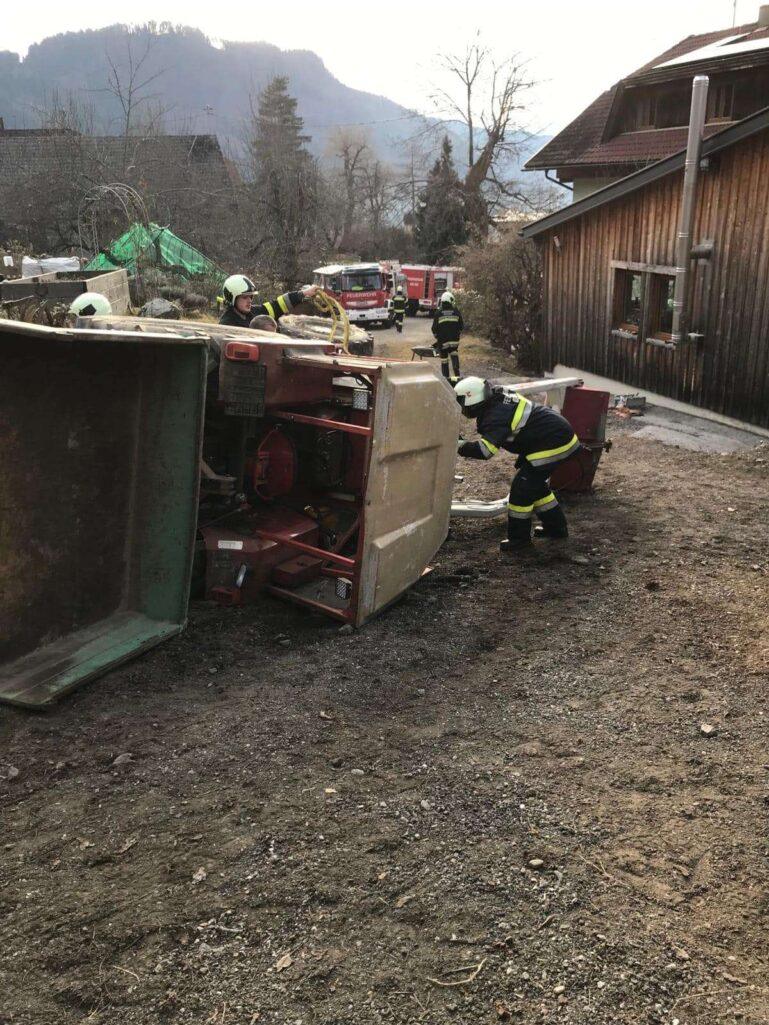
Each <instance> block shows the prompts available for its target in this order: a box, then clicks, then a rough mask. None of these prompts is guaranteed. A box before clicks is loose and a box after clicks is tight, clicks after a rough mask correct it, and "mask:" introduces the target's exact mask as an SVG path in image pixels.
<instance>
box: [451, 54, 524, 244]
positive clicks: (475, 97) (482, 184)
mask: <svg viewBox="0 0 769 1025" xmlns="http://www.w3.org/2000/svg"><path fill="white" fill-rule="evenodd" d="M443 67H444V70H446V71H448V72H449V74H450V75H451V76H452V77H453V78H455V79H456V80H457V81H458V83H459V86H460V89H461V95H460V98H456V97H455V95H454V94H453V93H452V92H451V91H450V90H448V89H439V90H437V91H436V93H435V94H434V101H435V103H436V106H437V107H438V108H439V109H441V110H442V111H443V112H444V114H445V115H446V116H447V117H451V118H453V119H455V120H456V119H458V120H459V121H461V122H462V124H464V125H465V127H466V130H467V136H468V149H467V155H468V161H467V164H468V166H467V173H466V175H465V181H464V187H465V208H466V211H467V216H468V220H469V221H470V223H471V224H472V225H473V227H474V228H475V229H476V230H478V231H479V232H480V233H481V234H482V235H485V234H486V233H487V232H488V228H489V224H490V219H491V215H492V214H493V212H494V211H495V210H496V209H497V208H499V207H500V206H502V205H504V204H505V202H506V201H507V202H509V201H517V202H523V201H524V200H525V195H526V190H525V189H522V188H521V186H520V184H519V183H518V182H517V181H515V180H514V179H512V178H511V177H510V173H509V167H510V164H511V163H512V162H513V161H514V160H515V159H516V158H517V157H518V156H519V155H520V150H521V142H522V139H523V138H525V135H526V132H525V130H524V128H523V125H522V123H521V120H522V119H521V115H522V114H524V113H525V111H526V110H527V103H526V97H527V94H528V93H529V92H530V90H531V89H532V88H533V86H534V84H535V83H534V82H533V80H532V79H531V77H530V76H529V73H528V69H527V67H526V63H525V61H523V60H522V59H521V57H520V56H519V55H518V54H514V55H513V56H511V57H508V58H507V59H505V60H502V61H497V60H496V59H495V58H494V56H493V54H492V53H491V51H490V50H489V48H488V47H486V46H484V45H483V44H482V43H481V41H480V37H479V36H476V38H475V40H474V41H473V42H472V43H470V44H469V45H468V47H467V49H466V50H465V52H464V53H463V54H460V55H450V56H447V57H445V58H444V60H443Z"/></svg>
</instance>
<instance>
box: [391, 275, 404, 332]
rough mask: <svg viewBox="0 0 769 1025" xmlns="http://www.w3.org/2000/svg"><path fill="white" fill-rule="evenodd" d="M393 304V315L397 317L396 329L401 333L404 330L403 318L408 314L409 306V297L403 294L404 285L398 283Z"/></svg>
mask: <svg viewBox="0 0 769 1025" xmlns="http://www.w3.org/2000/svg"><path fill="white" fill-rule="evenodd" d="M392 306H393V316H394V319H395V330H396V331H397V332H398V334H400V333H401V331H402V330H403V318H404V317H405V315H406V307H407V306H408V299H407V298H406V296H405V295H404V294H403V285H398V287H397V288H396V290H395V295H394V296H393V301H392Z"/></svg>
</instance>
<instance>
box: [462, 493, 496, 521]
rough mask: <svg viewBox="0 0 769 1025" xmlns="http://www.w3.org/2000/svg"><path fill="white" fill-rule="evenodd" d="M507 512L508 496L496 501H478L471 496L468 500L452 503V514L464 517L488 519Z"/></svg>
mask: <svg viewBox="0 0 769 1025" xmlns="http://www.w3.org/2000/svg"><path fill="white" fill-rule="evenodd" d="M506 513H507V497H505V498H500V499H499V500H498V501H496V502H478V501H476V500H475V499H472V498H471V499H470V500H469V501H467V502H452V503H451V515H452V516H456V517H458V518H462V519H476V520H487V519H491V518H492V517H494V516H504V515H505V514H506Z"/></svg>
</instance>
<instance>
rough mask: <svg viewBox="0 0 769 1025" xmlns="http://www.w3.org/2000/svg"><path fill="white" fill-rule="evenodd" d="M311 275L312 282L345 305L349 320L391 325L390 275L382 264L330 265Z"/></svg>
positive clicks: (391, 281) (391, 286)
mask: <svg viewBox="0 0 769 1025" xmlns="http://www.w3.org/2000/svg"><path fill="white" fill-rule="evenodd" d="M313 275H314V277H313V280H314V283H315V284H316V285H319V286H320V287H321V288H322V289H323V291H324V292H328V293H329V294H330V295H332V296H333V297H334V298H335V299H336V300H337V302H339V303H340V304H341V305H342V306H343V307H344V308H345V310H346V311H347V316H348V317H349V318H350V321H351V322H352V323H360V322H361V321H365V322H366V323H369V324H372V325H373V324H384V325H387V326H389V325H390V323H391V314H390V309H389V300H390V298H391V295H392V288H393V276H392V273H391V272H390V271H388V269H387V268H386V267H384V266H383V265H382V264H381V263H347V264H329V265H328V266H327V267H318V268H317V269H316V270H314V271H313Z"/></svg>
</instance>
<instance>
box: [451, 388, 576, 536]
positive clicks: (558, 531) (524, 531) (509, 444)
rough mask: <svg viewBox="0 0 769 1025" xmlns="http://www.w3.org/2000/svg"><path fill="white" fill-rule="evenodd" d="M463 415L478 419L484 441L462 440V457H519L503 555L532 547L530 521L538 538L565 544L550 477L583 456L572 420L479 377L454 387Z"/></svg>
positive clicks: (562, 519)
mask: <svg viewBox="0 0 769 1025" xmlns="http://www.w3.org/2000/svg"><path fill="white" fill-rule="evenodd" d="M454 391H455V393H456V396H457V400H458V401H459V405H460V406H461V407H462V413H463V414H464V415H465V416H467V417H474V418H475V419H476V426H477V430H478V434H480V436H481V439H480V441H463V440H460V442H459V446H458V449H457V451H458V452H459V455H461V456H465V457H467V458H469V459H491V457H492V456H494V455H496V454H497V452H498V451H499V450H500V448H504V449H507V451H508V452H512V453H513V454H515V455H517V456H518V459H517V460H516V463H515V466H516V469H517V470H518V472H517V473H516V475H515V477H514V478H513V482H512V485H511V486H510V499H509V501H508V506H507V540H506V541H503V542H502V544H501V545H500V547H501V549H502V551H503V552H516V551H521V550H525V549H529V548H530V547H531V518H532V515H533V514H534V513H536V515H537V516H538V517H539V519H540V521H541V523H542V526H541V527H538V528H537V530H536V531H535V534H536V535H537V536H538V537H543V538H565V537H567V536H568V533H569V531H568V527H567V525H566V517H565V516H564V513H563V509H562V508H561V506H560V505H559V504H558V500H557V499H556V497H555V495H554V494H553V492H552V491H551V489H550V483H549V479H550V475H551V473H552V472H553V471H554V470H555V468H556V466H558V464H559V463H562V462H563V460H564V459H568V458H569V457H570V456H572V455H573V454H574V453H575V452H577V451H578V450H579V447H580V442H579V438H578V437H577V435H576V434H575V433H574V428H573V427H572V426H571V424H570V423H569V421H568V420H566V419H565V418H564V417H562V416H561V414H560V413H557V412H556V411H555V410H554V409H551V408H550V407H549V406H540V405H539V404H538V403H536V402H532V401H531V400H530V399H527V398H525V397H524V396H523V395H518V394H517V392H514V391H512V389H510V388H504V387H502V388H494V387H492V386H491V385H490V384H489V382H488V381H484V380H482V379H481V378H480V377H465V378H464V379H463V380H461V381H459V383H458V384H456V385H455V386H454Z"/></svg>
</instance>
